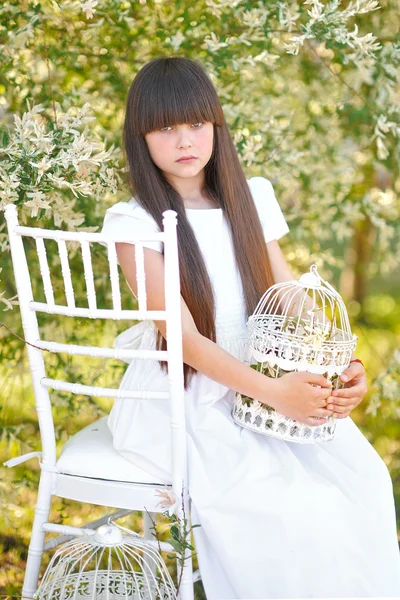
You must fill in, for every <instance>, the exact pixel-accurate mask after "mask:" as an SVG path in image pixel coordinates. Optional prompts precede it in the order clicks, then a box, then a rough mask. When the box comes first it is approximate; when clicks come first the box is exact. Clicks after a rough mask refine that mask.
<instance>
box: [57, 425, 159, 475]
mask: <svg viewBox="0 0 400 600" xmlns="http://www.w3.org/2000/svg"><path fill="white" fill-rule="evenodd" d="M57 469H58V470H59V472H60V473H64V474H65V475H75V476H78V477H79V476H80V477H91V478H95V479H106V480H111V481H124V482H131V483H152V484H157V485H162V484H159V483H158V482H157V481H154V476H152V475H150V474H149V473H147V472H146V471H143V470H142V469H140V468H139V467H136V466H135V465H134V464H133V463H131V462H130V461H128V460H126V459H125V458H124V457H123V456H121V455H120V454H118V452H117V451H116V450H115V449H114V447H113V443H112V435H111V432H110V430H109V428H108V426H107V417H102V418H101V419H99V420H98V421H95V422H94V423H91V424H90V425H88V426H87V427H85V428H84V429H81V431H79V432H78V433H76V434H75V435H73V436H72V437H71V438H70V439H69V440H68V441H67V442H66V444H65V445H64V447H63V449H62V452H61V456H60V458H59V459H58V461H57Z"/></svg>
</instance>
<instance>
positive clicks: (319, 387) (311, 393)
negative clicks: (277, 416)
mask: <svg viewBox="0 0 400 600" xmlns="http://www.w3.org/2000/svg"><path fill="white" fill-rule="evenodd" d="M270 381H271V382H272V384H273V391H272V394H274V400H275V399H276V402H274V408H276V410H278V411H279V412H280V413H282V414H283V415H286V416H287V417H291V418H292V419H296V421H300V422H301V423H305V424H306V425H323V424H324V423H326V419H327V417H330V416H331V415H332V413H333V409H330V410H328V409H327V408H326V403H327V398H329V397H330V395H331V391H332V384H331V382H330V381H329V380H328V379H325V377H323V376H322V375H314V374H313V373H307V372H301V373H296V372H294V373H287V374H286V375H283V376H282V377H279V378H277V379H272V380H270ZM268 396H269V401H268V400H267V399H266V400H265V403H266V404H268V403H269V402H270V399H271V388H269V392H268Z"/></svg>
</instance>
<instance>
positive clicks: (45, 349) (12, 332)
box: [0, 321, 50, 352]
mask: <svg viewBox="0 0 400 600" xmlns="http://www.w3.org/2000/svg"><path fill="white" fill-rule="evenodd" d="M1 327H5V328H6V329H7V331H9V332H10V333H11V335H14V336H15V337H16V338H18V339H19V340H21V342H24V343H25V344H28V346H32V348H36V350H43V351H44V352H50V350H47V348H39V346H35V344H31V342H27V341H26V340H25V339H24V338H23V337H21V336H20V335H18V333H15V331H12V330H11V329H10V328H9V327H7V325H6V324H5V323H3V321H0V328H1Z"/></svg>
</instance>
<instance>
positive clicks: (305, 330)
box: [232, 265, 357, 443]
mask: <svg viewBox="0 0 400 600" xmlns="http://www.w3.org/2000/svg"><path fill="white" fill-rule="evenodd" d="M356 340H357V337H356V336H355V335H353V334H352V332H351V328H350V324H349V319H348V315H347V311H346V307H345V305H344V302H343V300H342V298H341V296H340V295H339V294H338V293H337V292H336V290H335V289H334V288H333V287H332V286H331V285H330V284H329V283H328V282H327V281H324V280H323V279H322V278H321V277H320V276H319V274H318V271H317V267H316V265H312V266H311V269H310V273H305V274H304V275H302V276H301V277H300V279H299V280H298V281H286V282H284V283H279V284H276V285H273V286H271V287H270V288H269V289H268V290H267V291H266V292H265V294H264V295H263V297H262V298H261V300H260V302H259V303H258V305H257V307H256V309H255V311H254V313H253V315H252V316H251V317H250V318H249V320H248V323H247V341H246V356H245V362H246V364H248V365H250V366H252V367H253V368H255V369H257V370H258V371H260V372H261V373H263V374H265V375H267V376H269V377H281V376H282V375H284V374H285V373H289V372H292V371H309V372H311V373H316V374H320V375H324V376H325V377H327V378H328V379H330V381H331V382H332V387H333V388H339V387H343V383H342V382H341V380H340V375H341V374H342V373H343V371H344V370H345V369H347V367H348V365H349V363H350V360H351V356H352V353H353V351H354V350H355V347H356ZM232 415H233V419H234V421H235V422H236V423H238V424H239V425H241V426H242V427H245V428H247V429H251V430H253V431H257V432H259V433H262V434H264V435H269V436H273V437H275V438H279V439H282V440H286V441H291V442H298V443H316V442H323V441H328V440H331V439H332V438H333V437H334V434H335V428H336V419H335V418H333V417H328V419H327V420H326V423H325V424H323V425H315V426H310V425H306V424H304V423H300V422H298V421H296V420H294V419H291V418H289V417H286V416H284V415H282V414H281V413H279V412H278V411H276V410H275V409H274V408H272V407H270V406H268V405H267V404H265V403H262V402H259V401H258V400H257V399H254V398H249V397H247V396H244V395H243V394H239V393H236V395H235V403H234V407H233V412H232Z"/></svg>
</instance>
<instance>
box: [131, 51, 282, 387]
mask: <svg viewBox="0 0 400 600" xmlns="http://www.w3.org/2000/svg"><path fill="white" fill-rule="evenodd" d="M198 122H211V123H213V125H214V149H213V153H212V156H211V158H210V160H209V162H208V163H207V165H206V167H205V186H204V190H205V191H206V193H207V194H208V195H209V196H210V197H211V198H213V199H215V202H216V204H218V206H219V207H220V208H222V211H223V213H224V215H225V217H226V219H227V222H228V224H229V226H230V229H231V234H232V240H233V244H234V249H235V255H236V262H237V265H238V269H239V273H240V275H241V279H242V284H243V293H244V297H245V302H246V308H247V313H248V315H249V314H251V313H252V312H253V311H254V308H255V306H256V304H257V302H258V301H259V299H260V297H261V295H262V294H263V293H264V292H265V290H266V289H267V288H268V287H270V285H272V284H273V277H272V271H271V265H270V262H269V258H268V252H267V248H266V244H265V240H264V236H263V231H262V226H261V223H260V220H259V217H258V212H257V208H256V206H255V204H254V200H253V198H252V195H251V192H250V189H249V186H248V183H247V181H246V177H245V174H244V172H243V170H242V167H241V165H240V162H239V158H238V155H237V152H236V149H235V147H234V144H233V141H232V138H231V136H230V133H229V130H228V127H227V124H226V121H225V117H224V114H223V111H222V107H221V103H220V101H219V98H218V95H217V92H216V90H215V88H214V86H213V84H212V82H211V81H210V79H209V77H208V75H207V74H206V72H205V71H204V69H203V67H201V66H200V65H199V64H197V63H196V62H194V61H192V60H189V59H187V58H181V57H167V58H156V59H154V60H152V61H151V62H149V63H147V64H146V65H145V66H144V67H142V69H141V70H140V71H139V72H138V74H137V75H136V77H135V79H134V80H133V83H132V85H131V87H130V90H129V94H128V100H127V106H126V115H125V123H124V132H123V146H124V151H125V155H126V159H127V162H128V165H129V184H130V188H131V191H132V193H133V195H134V196H135V197H136V199H137V201H138V202H139V203H140V205H141V206H142V207H143V208H144V209H145V210H146V211H147V212H148V213H149V214H150V215H151V216H152V217H153V218H154V220H155V221H156V223H157V225H158V226H159V227H160V229H161V228H162V213H163V211H165V210H167V209H173V210H175V211H176V212H177V214H178V248H179V268H180V281H181V294H182V296H183V298H184V300H185V302H186V304H187V306H188V308H189V310H190V312H191V314H192V316H193V319H194V321H195V323H196V326H197V329H198V331H199V332H200V333H201V334H202V335H204V336H205V337H207V338H209V339H210V340H212V341H214V342H215V341H216V331H215V304H214V297H213V291H212V286H211V281H210V278H209V275H208V272H207V268H206V265H205V263H204V260H203V256H202V254H201V251H200V248H199V245H198V243H197V240H196V237H195V234H194V232H193V229H192V227H191V225H190V223H189V220H188V218H187V216H186V212H185V207H184V204H183V200H182V197H181V196H180V194H179V193H178V192H177V190H176V189H175V188H174V187H173V186H172V185H171V184H169V183H168V181H167V179H166V178H165V177H164V175H163V173H162V171H161V170H160V169H159V168H158V167H157V165H156V164H155V163H154V162H153V160H152V158H151V156H150V152H149V150H148V146H147V143H146V140H145V135H146V134H147V133H150V132H152V131H154V130H156V129H161V128H162V127H165V126H166V125H174V124H177V123H198ZM157 347H158V348H159V349H160V348H161V349H164V350H165V349H166V341H165V339H164V338H163V336H162V335H161V334H160V333H158V338H157ZM162 366H163V367H165V365H162ZM195 372H196V370H195V369H194V368H193V367H190V366H189V365H186V364H185V365H184V378H185V388H186V389H187V387H188V384H189V381H190V379H191V376H192V374H193V373H195Z"/></svg>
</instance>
